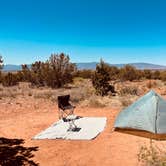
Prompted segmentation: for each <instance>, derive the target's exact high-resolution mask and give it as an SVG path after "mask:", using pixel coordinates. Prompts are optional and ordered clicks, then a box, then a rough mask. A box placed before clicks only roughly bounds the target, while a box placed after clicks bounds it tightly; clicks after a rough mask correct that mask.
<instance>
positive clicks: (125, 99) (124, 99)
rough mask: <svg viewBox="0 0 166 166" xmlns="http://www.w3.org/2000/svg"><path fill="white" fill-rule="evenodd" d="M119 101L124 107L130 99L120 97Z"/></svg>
mask: <svg viewBox="0 0 166 166" xmlns="http://www.w3.org/2000/svg"><path fill="white" fill-rule="evenodd" d="M120 102H121V105H122V107H124V108H125V107H128V106H129V105H131V103H132V101H131V99H129V98H126V97H123V98H121V99H120Z"/></svg>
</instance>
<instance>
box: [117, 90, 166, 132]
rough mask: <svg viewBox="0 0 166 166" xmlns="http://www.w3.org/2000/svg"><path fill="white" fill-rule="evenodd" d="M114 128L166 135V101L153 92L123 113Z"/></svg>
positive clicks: (118, 117)
mask: <svg viewBox="0 0 166 166" xmlns="http://www.w3.org/2000/svg"><path fill="white" fill-rule="evenodd" d="M114 127H115V128H126V129H138V130H145V131H149V132H152V133H157V134H164V133H166V100H164V99H163V98H162V97H161V96H160V95H158V94H157V93H156V92H154V91H153V90H151V91H150V92H148V93H147V94H146V95H145V96H143V97H141V98H140V99H138V100H137V101H136V102H135V103H133V104H132V105H131V106H129V107H128V108H126V109H125V110H123V111H121V112H120V113H119V115H118V116H117V118H116V121H115V124H114Z"/></svg>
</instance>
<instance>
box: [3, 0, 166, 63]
mask: <svg viewBox="0 0 166 166" xmlns="http://www.w3.org/2000/svg"><path fill="white" fill-rule="evenodd" d="M165 9H166V1H165V0H0V54H2V56H3V58H4V61H5V64H22V63H32V62H34V61H36V60H42V61H45V60H47V59H48V57H49V56H50V54H51V53H60V52H64V53H66V54H69V56H70V58H71V61H72V62H91V61H99V60H100V58H103V59H104V60H105V61H106V62H109V63H128V62H129V63H130V62H149V63H155V64H163V65H166V10H165Z"/></svg>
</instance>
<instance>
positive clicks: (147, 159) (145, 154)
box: [138, 140, 166, 166]
mask: <svg viewBox="0 0 166 166" xmlns="http://www.w3.org/2000/svg"><path fill="white" fill-rule="evenodd" d="M138 161H139V162H141V163H142V165H144V166H166V151H163V150H162V149H161V148H159V147H157V146H154V145H153V142H152V140H150V145H149V147H147V146H141V148H140V151H139V154H138Z"/></svg>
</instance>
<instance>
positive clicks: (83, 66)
mask: <svg viewBox="0 0 166 166" xmlns="http://www.w3.org/2000/svg"><path fill="white" fill-rule="evenodd" d="M96 64H97V62H85V63H76V65H77V68H78V69H79V70H83V69H92V70H94V69H95V68H96ZM108 65H110V66H116V67H119V68H121V67H123V66H125V65H126V64H108ZM129 65H132V66H134V67H136V68H137V69H140V70H144V69H150V70H166V66H162V65H156V64H151V63H129ZM29 66H30V65H29ZM3 70H4V71H18V70H21V65H13V64H7V65H4V69H3Z"/></svg>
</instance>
